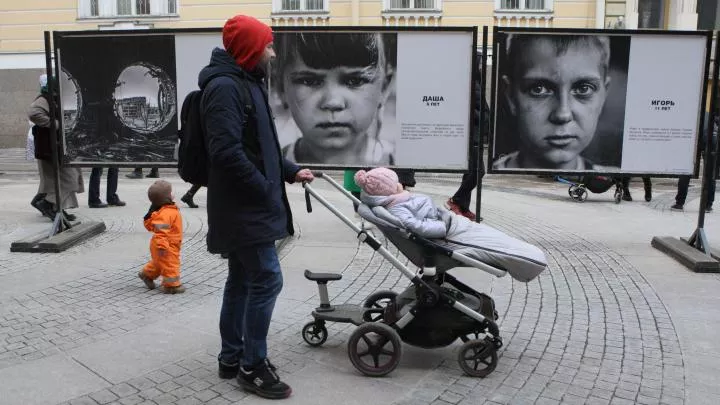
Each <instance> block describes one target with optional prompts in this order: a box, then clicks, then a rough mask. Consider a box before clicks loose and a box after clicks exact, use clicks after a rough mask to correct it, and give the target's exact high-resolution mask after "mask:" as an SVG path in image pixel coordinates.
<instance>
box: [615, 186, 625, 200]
mask: <svg viewBox="0 0 720 405" xmlns="http://www.w3.org/2000/svg"><path fill="white" fill-rule="evenodd" d="M622 197H623V190H622V189H621V188H617V189H615V204H620V200H622Z"/></svg>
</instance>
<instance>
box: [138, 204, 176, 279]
mask: <svg viewBox="0 0 720 405" xmlns="http://www.w3.org/2000/svg"><path fill="white" fill-rule="evenodd" d="M144 224H145V228H146V229H147V230H148V231H150V232H152V233H153V236H152V239H150V256H151V259H150V261H149V262H148V263H147V264H146V265H145V267H144V268H143V273H144V274H145V275H146V276H147V277H149V278H150V279H152V280H155V279H156V278H158V277H159V276H161V275H162V277H163V281H162V285H164V286H165V287H177V286H179V285H181V284H182V283H181V282H180V247H181V245H182V227H183V225H182V215H180V210H178V208H177V206H176V205H175V204H174V203H171V204H165V205H163V206H161V207H160V208H159V209H157V210H155V211H152V212H149V213H148V215H146V216H145V221H144ZM161 250H162V251H165V254H164V255H161V254H160V251H161Z"/></svg>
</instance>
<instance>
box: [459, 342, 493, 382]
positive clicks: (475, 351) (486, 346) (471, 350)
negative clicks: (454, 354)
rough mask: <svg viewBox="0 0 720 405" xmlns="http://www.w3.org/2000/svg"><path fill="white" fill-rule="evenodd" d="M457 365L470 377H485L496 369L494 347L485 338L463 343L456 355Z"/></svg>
mask: <svg viewBox="0 0 720 405" xmlns="http://www.w3.org/2000/svg"><path fill="white" fill-rule="evenodd" d="M458 363H459V364H460V368H461V369H462V370H463V371H464V372H465V373H466V374H467V375H469V376H471V377H481V378H484V377H487V376H488V375H489V374H490V373H492V372H493V371H494V370H495V367H497V363H498V357H497V350H496V349H495V345H494V344H493V343H492V342H491V341H490V340H489V339H487V338H485V339H483V340H470V341H468V342H465V343H464V344H463V345H462V347H461V348H460V352H459V353H458Z"/></svg>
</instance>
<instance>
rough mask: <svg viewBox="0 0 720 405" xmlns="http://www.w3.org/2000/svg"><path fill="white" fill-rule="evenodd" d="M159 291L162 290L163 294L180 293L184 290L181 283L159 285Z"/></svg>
mask: <svg viewBox="0 0 720 405" xmlns="http://www.w3.org/2000/svg"><path fill="white" fill-rule="evenodd" d="M160 291H162V293H163V294H182V293H184V292H185V287H183V286H181V285H179V286H177V287H168V286H162V287H160Z"/></svg>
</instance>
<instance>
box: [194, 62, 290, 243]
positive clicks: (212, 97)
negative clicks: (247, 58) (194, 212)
mask: <svg viewBox="0 0 720 405" xmlns="http://www.w3.org/2000/svg"><path fill="white" fill-rule="evenodd" d="M230 75H231V76H234V77H235V78H233V77H230ZM237 79H240V80H244V81H245V82H246V83H247V84H248V86H249V90H250V94H251V96H252V102H253V105H254V106H255V113H254V115H255V128H256V130H255V131H244V128H245V126H246V124H247V122H248V117H247V116H246V114H245V109H244V108H243V106H245V105H247V104H248V103H247V100H242V98H243V95H244V94H246V93H245V92H243V91H241V90H242V89H241V87H240V84H239V83H238V82H237V81H236V80H237ZM198 84H199V86H200V88H201V89H203V96H202V99H201V108H202V120H203V126H204V128H205V136H206V142H207V150H208V155H209V159H210V172H209V179H208V188H207V189H208V197H207V212H208V234H207V245H208V250H209V251H210V252H211V253H228V252H232V251H234V250H236V249H237V248H240V247H247V246H251V245H257V244H265V243H272V242H274V241H276V240H279V239H282V238H284V237H285V236H287V235H288V234H293V232H294V231H293V226H292V214H291V212H290V205H289V204H288V200H287V195H286V193H285V184H284V181H287V182H289V183H292V182H293V181H294V179H295V174H296V173H297V172H298V170H299V168H298V167H297V166H296V165H295V164H293V163H291V162H289V161H287V160H285V159H284V158H283V157H282V154H281V152H280V145H279V143H278V137H277V132H276V129H275V123H274V122H273V115H272V112H271V111H270V106H269V104H268V96H267V92H266V90H265V85H264V78H263V77H261V76H260V75H257V74H249V73H247V72H245V71H243V70H242V68H240V67H239V66H238V65H237V64H236V63H235V61H234V60H233V58H232V57H231V56H230V55H229V54H228V53H227V52H226V51H225V50H223V49H220V48H215V49H214V50H213V52H212V56H211V58H210V64H209V65H208V66H206V67H205V68H203V69H202V71H201V72H200V75H199V77H198ZM244 136H245V137H251V138H247V139H245V140H244V142H243V139H242V137H244Z"/></svg>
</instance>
